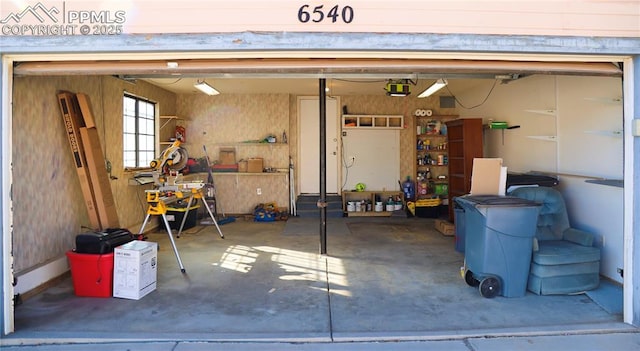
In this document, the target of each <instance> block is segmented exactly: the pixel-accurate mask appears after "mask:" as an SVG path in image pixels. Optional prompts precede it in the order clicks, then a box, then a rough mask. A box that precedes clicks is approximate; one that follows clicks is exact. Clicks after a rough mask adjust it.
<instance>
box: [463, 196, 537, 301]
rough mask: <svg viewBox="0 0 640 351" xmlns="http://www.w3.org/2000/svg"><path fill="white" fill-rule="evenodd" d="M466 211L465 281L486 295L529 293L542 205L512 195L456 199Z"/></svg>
mask: <svg viewBox="0 0 640 351" xmlns="http://www.w3.org/2000/svg"><path fill="white" fill-rule="evenodd" d="M455 201H456V203H458V204H459V205H460V207H461V208H462V209H463V210H464V216H463V218H464V228H465V229H464V235H465V245H464V258H465V275H464V276H465V281H466V282H467V284H469V285H471V286H478V288H479V290H480V294H481V295H482V296H483V297H488V298H491V297H494V296H496V295H498V294H500V295H502V296H504V297H521V296H524V295H525V294H526V291H527V280H528V278H529V266H530V264H531V251H532V249H533V237H534V236H535V233H536V224H537V221H538V213H539V211H540V204H538V203H536V202H533V201H529V200H526V199H521V198H517V197H512V196H494V195H475V196H472V195H467V196H461V197H456V198H455Z"/></svg>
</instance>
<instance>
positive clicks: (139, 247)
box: [113, 240, 158, 300]
mask: <svg viewBox="0 0 640 351" xmlns="http://www.w3.org/2000/svg"><path fill="white" fill-rule="evenodd" d="M157 277H158V244H157V243H152V242H148V241H139V240H134V241H131V242H129V243H126V244H124V245H121V246H118V247H116V248H115V250H114V261H113V297H121V298H125V299H133V300H139V299H140V298H142V297H143V296H145V295H147V294H148V293H150V292H152V291H154V290H155V289H156V280H157Z"/></svg>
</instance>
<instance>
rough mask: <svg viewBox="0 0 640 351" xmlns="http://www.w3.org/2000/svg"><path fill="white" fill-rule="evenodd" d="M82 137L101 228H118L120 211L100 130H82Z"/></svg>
mask: <svg viewBox="0 0 640 351" xmlns="http://www.w3.org/2000/svg"><path fill="white" fill-rule="evenodd" d="M80 135H81V137H82V145H83V148H84V153H85V156H86V160H87V168H88V169H89V178H90V179H91V186H92V188H93V195H94V197H95V207H96V209H97V211H98V218H99V220H100V228H101V229H107V228H118V227H120V222H119V220H118V211H117V209H116V202H115V199H114V197H113V192H112V190H111V183H110V180H109V174H108V173H107V167H106V165H105V160H104V155H103V153H102V147H101V146H100V138H99V136H98V130H97V129H96V128H80Z"/></svg>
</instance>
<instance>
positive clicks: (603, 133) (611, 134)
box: [584, 130, 622, 138]
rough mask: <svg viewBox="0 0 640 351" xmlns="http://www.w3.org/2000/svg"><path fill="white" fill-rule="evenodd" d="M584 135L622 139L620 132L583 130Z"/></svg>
mask: <svg viewBox="0 0 640 351" xmlns="http://www.w3.org/2000/svg"><path fill="white" fill-rule="evenodd" d="M584 133H585V134H595V135H601V136H608V137H614V138H622V130H585V131H584Z"/></svg>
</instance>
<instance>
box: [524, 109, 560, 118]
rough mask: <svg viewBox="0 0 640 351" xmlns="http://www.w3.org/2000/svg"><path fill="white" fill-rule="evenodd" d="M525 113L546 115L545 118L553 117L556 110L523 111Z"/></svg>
mask: <svg viewBox="0 0 640 351" xmlns="http://www.w3.org/2000/svg"><path fill="white" fill-rule="evenodd" d="M524 111H525V112H531V113H536V114H539V115H547V116H555V115H556V110H554V109H546V110H524Z"/></svg>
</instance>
